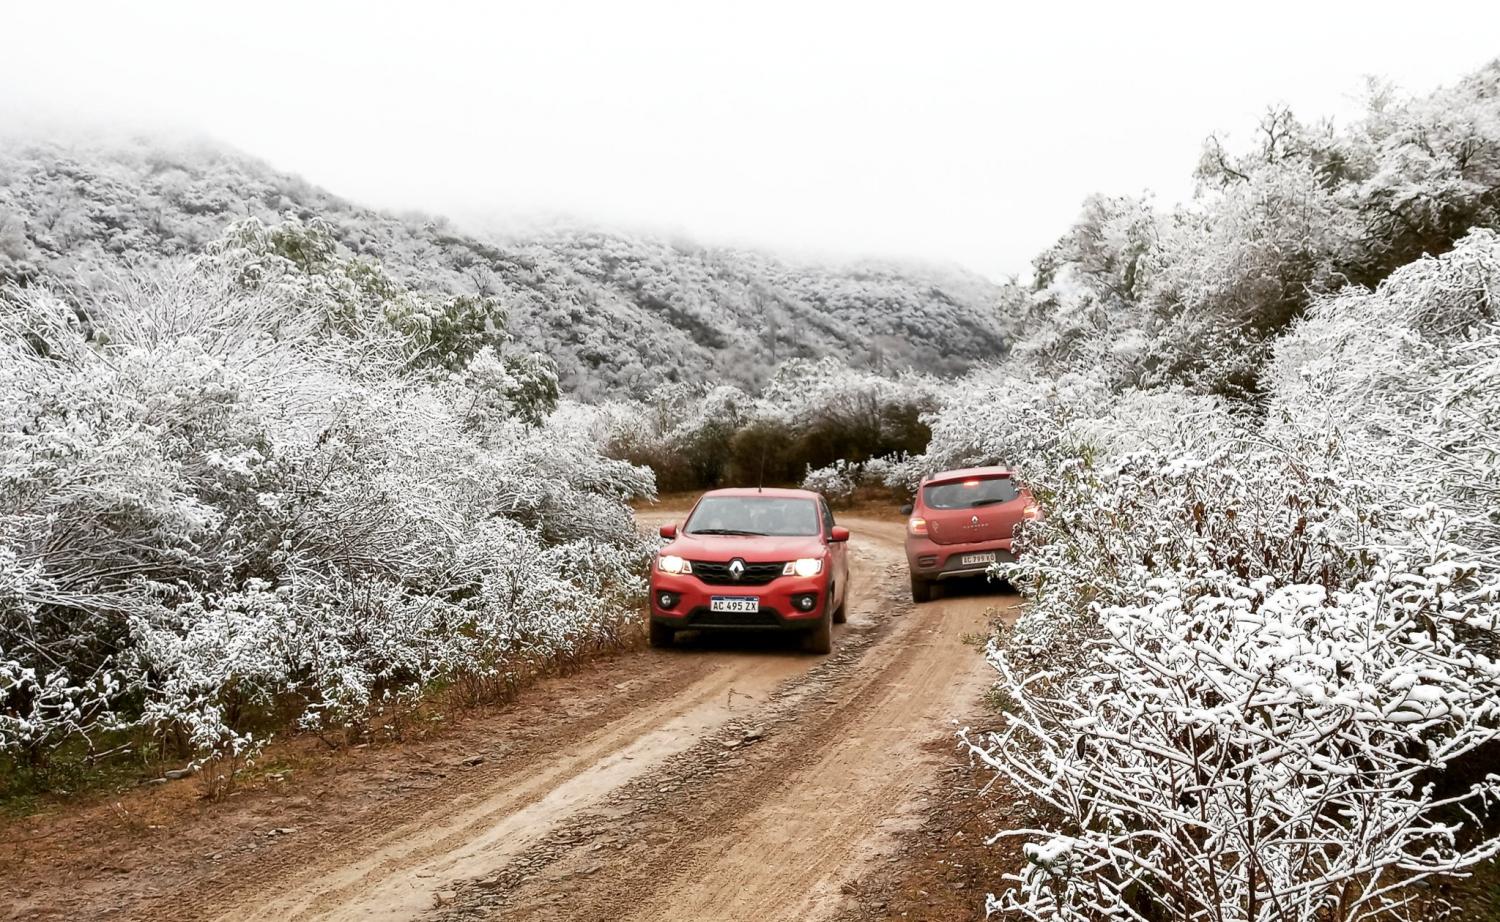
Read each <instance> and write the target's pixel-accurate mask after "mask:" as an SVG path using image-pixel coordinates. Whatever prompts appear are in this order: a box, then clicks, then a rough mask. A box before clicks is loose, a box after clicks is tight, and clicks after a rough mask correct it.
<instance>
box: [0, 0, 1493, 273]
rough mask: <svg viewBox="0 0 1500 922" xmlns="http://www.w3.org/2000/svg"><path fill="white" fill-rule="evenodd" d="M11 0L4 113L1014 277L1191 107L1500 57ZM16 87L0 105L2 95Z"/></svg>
mask: <svg viewBox="0 0 1500 922" xmlns="http://www.w3.org/2000/svg"><path fill="white" fill-rule="evenodd" d="M1138 6H1140V4H1136V3H1100V4H1084V3H1048V2H1045V0H1043V2H1027V3H1010V2H990V3H969V2H965V3H956V2H955V3H943V2H929V3H919V2H915V0H907V2H903V3H886V2H872V0H864V2H839V3H833V2H813V0H806V2H800V3H782V2H764V0H751V2H744V0H740V2H733V3H729V2H717V3H713V2H709V0H698V2H686V3H667V2H649V3H647V2H629V0H615V2H587V3H586V2H555V0H527V2H524V3H521V2H492V3H474V4H459V3H439V2H424V3H412V4H394V3H391V4H381V3H373V2H363V3H353V2H351V3H343V2H340V3H316V2H303V3H284V2H279V0H257V2H255V3H213V2H204V0H192V2H145V0H138V2H129V3H125V2H107V3H106V2H101V3H80V2H67V0H28V2H24V3H16V2H14V0H7V2H6V3H5V6H4V9H3V13H0V24H3V28H4V31H5V38H4V41H3V44H4V46H5V47H4V52H3V54H0V117H12V118H13V117H16V116H17V114H19V115H20V116H21V117H23V118H27V119H34V118H37V117H41V118H46V119H55V120H58V121H62V122H71V121H74V120H77V121H82V122H85V123H88V122H98V121H101V120H104V121H110V122H114V123H123V124H125V125H126V126H129V127H138V126H141V125H152V126H156V125H160V126H168V127H171V128H174V129H178V130H181V129H187V130H190V131H196V132H202V133H206V134H208V135H210V136H212V137H214V138H217V139H220V140H222V141H225V142H227V143H229V144H231V145H233V146H235V147H238V148H240V149H242V150H244V151H245V152H247V153H250V154H253V155H256V156H259V157H261V158H263V159H265V160H268V161H269V162H270V163H272V164H273V165H274V166H276V167H278V168H281V169H284V170H288V171H291V172H295V173H300V174H302V175H304V176H306V177H307V178H309V179H311V180H312V181H314V182H317V183H319V184H320V185H323V186H325V187H327V188H329V189H330V190H332V191H333V192H335V193H338V194H341V195H344V196H347V197H349V198H352V199H354V200H356V201H358V202H361V203H364V204H370V205H376V206H383V207H391V208H407V207H410V208H419V209H422V210H426V211H433V212H438V213H447V214H450V215H454V216H455V217H459V218H461V219H462V218H468V219H474V218H477V217H479V216H495V217H496V218H498V219H501V220H506V221H509V220H514V219H516V218H517V217H524V216H539V215H547V214H554V215H555V214H567V215H573V216H577V217H581V218H585V219H590V220H596V221H600V222H604V223H612V224H624V225H638V226H644V227H651V228H658V229H663V230H668V231H681V232H683V233H686V234H688V235H691V236H693V237H697V238H699V239H703V240H706V241H715V242H717V241H728V242H742V243H749V244H753V245H757V246H762V247H766V248H770V249H781V250H793V251H812V252H815V253H829V254H846V253H872V254H887V255H906V256H915V257H921V258H927V259H937V260H947V261H955V262H958V263H961V264H963V265H966V266H969V267H970V268H973V269H976V270H978V271H981V272H984V273H987V274H990V275H995V276H998V275H1001V274H1005V273H1024V272H1025V271H1026V270H1027V267H1028V265H1029V263H1030V260H1031V258H1032V257H1033V256H1034V255H1036V253H1037V252H1038V251H1040V250H1041V249H1042V248H1043V247H1044V246H1046V245H1047V244H1048V243H1050V242H1051V241H1052V240H1053V239H1055V238H1056V237H1057V235H1058V234H1060V233H1061V232H1062V231H1063V230H1065V229H1066V227H1067V226H1068V224H1069V223H1070V222H1071V220H1072V219H1073V217H1074V216H1075V215H1076V213H1077V211H1078V208H1079V205H1080V203H1081V201H1082V199H1083V197H1084V196H1085V195H1087V194H1089V193H1092V192H1106V193H1129V192H1141V191H1145V190H1148V189H1149V190H1152V191H1154V192H1155V193H1156V194H1157V197H1158V199H1159V200H1160V201H1162V202H1164V203H1165V202H1171V201H1175V200H1178V199H1181V198H1185V197H1187V196H1188V195H1190V194H1191V191H1192V181H1191V171H1192V167H1193V165H1194V163H1195V162H1196V158H1197V153H1198V150H1199V146H1200V143H1201V142H1202V140H1203V138H1204V137H1205V136H1206V135H1208V134H1209V133H1210V132H1213V131H1220V132H1227V133H1228V134H1229V135H1230V136H1231V139H1232V138H1233V137H1235V136H1240V137H1244V136H1245V135H1247V134H1249V132H1250V131H1251V129H1252V128H1253V125H1254V122H1255V119H1256V118H1257V116H1258V115H1259V113H1260V112H1262V111H1263V110H1264V109H1265V107H1266V106H1267V105H1268V104H1270V103H1273V102H1285V103H1288V104H1290V105H1292V107H1293V108H1294V109H1295V110H1296V111H1297V112H1298V113H1299V114H1300V115H1302V116H1303V117H1304V118H1308V119H1311V118H1312V117H1314V116H1318V115H1334V116H1347V115H1349V114H1351V113H1352V112H1353V111H1354V109H1355V103H1356V98H1357V95H1358V93H1359V91H1360V89H1361V85H1362V77H1363V76H1364V75H1367V74H1377V75H1381V76H1384V77H1387V78H1389V79H1391V80H1393V81H1395V82H1396V83H1398V84H1399V85H1401V86H1402V87H1403V88H1405V89H1407V90H1410V91H1413V92H1425V91H1428V90H1430V89H1432V88H1434V87H1436V86H1438V85H1440V84H1445V83H1451V82H1453V81H1454V80H1456V79H1458V78H1459V77H1460V76H1462V75H1463V74H1464V73H1467V72H1468V71H1471V70H1473V69H1475V68H1477V67H1479V66H1480V65H1482V64H1483V63H1484V62H1486V61H1487V60H1489V59H1491V58H1493V57H1495V56H1497V55H1500V3H1496V2H1493V0H1491V2H1466V3H1445V2H1429V3H1425V4H1420V5H1417V4H1412V3H1410V2H1404V3H1387V2H1338V3H1323V2H1318V0H1298V2H1282V0H1270V2H1242V3H1234V4H1223V3H1209V2H1197V3H1184V4H1158V5H1154V6H1151V7H1150V8H1149V10H1144V11H1143V10H1140V9H1136V7H1138ZM4 113H9V115H4Z"/></svg>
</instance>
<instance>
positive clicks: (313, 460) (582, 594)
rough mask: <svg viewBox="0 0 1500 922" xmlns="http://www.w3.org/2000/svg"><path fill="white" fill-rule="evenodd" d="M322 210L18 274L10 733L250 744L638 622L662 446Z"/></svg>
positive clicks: (618, 633)
mask: <svg viewBox="0 0 1500 922" xmlns="http://www.w3.org/2000/svg"><path fill="white" fill-rule="evenodd" d="M474 308H475V306H474V305H472V304H470V305H467V306H456V305H455V304H454V303H453V302H452V301H451V300H442V299H437V300H434V299H429V298H427V297H425V296H423V295H420V294H417V293H415V292H412V291H410V290H408V289H406V288H405V287H404V286H402V285H400V284H399V283H398V282H396V281H395V280H394V279H392V278H390V277H388V276H386V275H385V274H384V273H383V272H382V270H381V269H380V267H378V266H376V265H373V264H371V263H368V262H366V261H363V260H359V259H353V258H350V257H348V256H346V255H344V254H343V253H342V252H341V251H340V250H338V248H337V247H336V246H334V245H333V244H332V243H331V242H330V240H329V239H328V237H327V235H326V234H325V233H324V232H323V231H321V230H320V229H319V228H318V227H317V226H316V225H303V224H300V223H296V222H290V223H288V224H286V225H283V226H281V227H278V228H262V227H259V226H254V225H249V226H244V227H241V228H237V229H236V230H235V231H234V232H233V233H231V235H230V236H229V237H227V238H226V239H225V240H224V241H223V242H221V243H220V244H218V245H215V246H213V247H211V248H210V252H209V254H208V255H205V256H202V257H198V258H195V259H193V260H190V261H186V262H180V263H175V264H170V265H167V266H165V267H162V268H161V269H158V270H149V271H142V272H139V273H135V274H132V275H129V276H126V277H122V278H119V279H116V280H115V281H114V283H113V284H112V285H110V286H108V287H103V288H98V289H96V290H94V291H78V292H73V293H71V294H70V295H69V297H68V298H67V299H65V298H64V297H62V296H60V295H58V294H54V293H50V292H47V291H45V290H42V289H36V288H32V289H25V290H18V291H11V292H9V293H8V294H6V295H5V296H4V297H3V298H0V750H3V751H4V752H5V753H7V754H9V755H11V756H14V757H18V758H21V759H23V760H25V761H27V762H29V763H31V764H33V765H39V764H42V763H44V762H45V761H46V759H47V758H48V757H49V754H50V753H52V752H54V751H56V750H57V749H58V748H59V747H61V746H64V745H74V746H77V747H81V748H82V749H84V750H86V751H95V752H97V751H98V750H99V748H100V746H102V745H104V743H103V742H102V741H103V739H104V737H106V736H108V737H109V738H110V739H112V740H116V741H118V739H119V738H120V737H121V735H122V733H123V732H124V731H129V730H138V731H140V732H142V733H144V734H146V735H148V736H152V737H154V738H156V739H157V740H158V741H159V742H160V744H161V745H163V746H164V747H166V748H167V749H169V750H172V749H175V750H178V751H181V752H182V754H184V755H192V754H196V755H201V756H232V757H239V756H240V755H242V754H243V753H244V752H246V751H249V750H250V749H253V747H254V746H255V745H256V742H257V741H258V740H259V739H262V738H263V737H264V735H265V733H266V732H268V731H270V730H272V729H274V728H275V726H276V723H277V721H276V716H277V715H285V714H286V713H288V711H289V710H290V711H291V712H295V713H297V714H300V717H301V720H302V722H303V723H304V724H306V725H315V726H320V727H326V726H351V725H354V726H358V725H359V724H360V723H361V722H362V721H364V720H365V719H367V718H368V717H369V716H370V715H371V714H372V713H373V712H375V711H378V710H379V709H380V708H382V707H385V706H387V705H388V704H390V703H392V702H396V701H399V700H408V701H409V700H410V699H412V698H413V697H414V696H416V695H419V694H421V693H422V692H423V691H424V690H426V689H428V688H431V687H433V686H435V685H443V684H448V683H452V682H456V681H461V680H467V679H472V678H476V677H477V678H483V677H493V676H496V675H513V674H520V673H523V672H525V671H527V670H529V669H534V668H539V667H543V666H545V665H547V664H548V663H552V662H555V661H557V660H558V659H559V658H566V657H570V656H574V655H577V654H580V653H584V652H587V651H588V650H591V649H594V648H596V647H597V646H599V645H601V644H607V643H610V642H613V641H615V640H618V639H620V638H621V637H622V636H623V635H624V634H625V633H627V632H628V631H629V629H630V627H629V626H630V623H631V621H632V619H633V618H634V617H635V611H636V607H637V606H636V599H637V596H638V594H639V592H640V590H641V563H642V561H643V559H644V554H645V550H646V549H645V547H644V545H643V543H642V541H641V539H640V537H639V536H638V535H637V533H636V532H635V529H634V527H633V523H632V519H631V516H630V512H629V509H628V507H627V505H626V501H627V500H628V499H630V498H631V497H634V496H640V495H649V494H650V492H651V491H652V489H653V485H652V481H651V475H650V472H649V471H646V470H643V469H641V468H638V467H635V466H632V465H630V464H628V463H625V462H621V461H614V460H610V459H608V458H605V457H603V456H602V455H600V454H599V452H598V451H597V450H596V449H595V448H594V442H593V441H592V439H590V438H589V437H588V435H587V433H585V432H581V431H580V429H579V426H578V424H577V422H576V421H575V420H573V419H571V418H570V417H568V415H567V414H559V415H553V414H552V412H551V410H552V406H553V404H554V403H555V400H556V376H555V373H554V372H553V371H552V369H551V366H550V363H548V362H547V361H546V360H545V359H543V358H540V357H535V356H527V355H518V356H509V355H507V354H506V352H505V340H504V335H503V328H502V327H500V326H497V324H499V323H502V322H503V316H502V315H499V314H498V313H496V312H493V311H490V310H489V309H487V308H486V309H484V310H485V311H486V316H485V319H484V321H483V323H477V322H471V319H464V318H466V317H469V314H468V313H466V312H469V311H471V310H473V309H474Z"/></svg>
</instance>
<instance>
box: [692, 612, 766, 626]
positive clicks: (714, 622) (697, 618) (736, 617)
mask: <svg viewBox="0 0 1500 922" xmlns="http://www.w3.org/2000/svg"><path fill="white" fill-rule="evenodd" d="M780 624H781V621H780V620H779V619H777V617H776V612H774V611H772V610H771V609H769V608H762V609H761V610H760V611H709V610H708V609H706V608H700V609H697V610H695V611H694V612H693V614H692V617H690V618H688V626H689V627H705V628H711V627H777V626H778V625H780Z"/></svg>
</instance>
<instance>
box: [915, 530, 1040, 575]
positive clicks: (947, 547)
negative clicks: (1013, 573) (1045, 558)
mask: <svg viewBox="0 0 1500 922" xmlns="http://www.w3.org/2000/svg"><path fill="white" fill-rule="evenodd" d="M976 554H994V555H995V560H994V562H995V563H1014V562H1015V560H1016V555H1015V554H1014V553H1013V552H1012V551H1011V539H1010V538H999V539H997V540H994V541H976V542H975V543H973V544H937V543H936V542H933V541H931V540H929V539H927V538H916V537H908V538H907V541H906V563H907V566H908V567H910V568H911V573H912V575H913V576H916V577H920V578H921V579H927V580H942V579H954V578H958V577H964V576H983V575H984V574H985V573H988V572H989V569H990V567H991V566H992V564H990V563H977V564H976V563H965V562H964V558H965V557H972V556H974V555H976Z"/></svg>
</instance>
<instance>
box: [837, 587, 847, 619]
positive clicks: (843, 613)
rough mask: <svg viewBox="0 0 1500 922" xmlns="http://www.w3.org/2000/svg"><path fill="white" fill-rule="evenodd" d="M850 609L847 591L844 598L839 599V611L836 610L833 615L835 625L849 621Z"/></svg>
mask: <svg viewBox="0 0 1500 922" xmlns="http://www.w3.org/2000/svg"><path fill="white" fill-rule="evenodd" d="M848 607H849V590H848V589H845V590H844V597H843V598H842V599H839V607H838V608H837V609H835V610H834V613H833V623H834V624H843V623H844V622H846V621H848V620H849V612H848Z"/></svg>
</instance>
